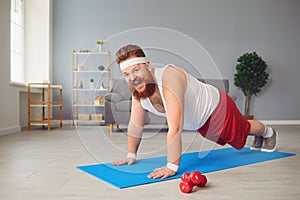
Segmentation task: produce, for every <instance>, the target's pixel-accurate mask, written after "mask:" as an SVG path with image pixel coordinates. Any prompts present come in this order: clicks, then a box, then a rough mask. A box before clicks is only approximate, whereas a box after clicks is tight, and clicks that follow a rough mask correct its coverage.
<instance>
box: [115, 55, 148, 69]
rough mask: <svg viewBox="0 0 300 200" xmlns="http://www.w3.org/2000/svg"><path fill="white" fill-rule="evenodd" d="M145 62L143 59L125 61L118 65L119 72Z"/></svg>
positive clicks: (135, 58) (136, 58)
mask: <svg viewBox="0 0 300 200" xmlns="http://www.w3.org/2000/svg"><path fill="white" fill-rule="evenodd" d="M146 61H147V60H146V58H145V57H134V58H131V59H128V60H125V61H124V62H121V63H120V68H121V70H123V69H125V68H127V67H129V66H131V65H135V64H140V63H145V62H146Z"/></svg>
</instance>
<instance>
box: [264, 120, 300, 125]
mask: <svg viewBox="0 0 300 200" xmlns="http://www.w3.org/2000/svg"><path fill="white" fill-rule="evenodd" d="M259 121H261V122H263V123H264V124H267V125H300V120H259Z"/></svg>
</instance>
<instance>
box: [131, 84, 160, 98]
mask: <svg viewBox="0 0 300 200" xmlns="http://www.w3.org/2000/svg"><path fill="white" fill-rule="evenodd" d="M155 86H156V84H155V83H147V84H146V88H145V90H144V91H142V92H138V91H137V90H135V91H133V93H132V94H133V96H134V98H136V99H137V100H140V99H146V98H148V97H151V96H152V95H153V94H154V92H155Z"/></svg>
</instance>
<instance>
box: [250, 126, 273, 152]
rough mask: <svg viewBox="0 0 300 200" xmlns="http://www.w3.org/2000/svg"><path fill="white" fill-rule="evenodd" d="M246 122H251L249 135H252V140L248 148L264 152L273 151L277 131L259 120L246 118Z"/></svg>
mask: <svg viewBox="0 0 300 200" xmlns="http://www.w3.org/2000/svg"><path fill="white" fill-rule="evenodd" d="M248 122H249V123H250V124H251V128H250V135H254V141H253V144H252V145H251V147H250V148H251V149H252V150H261V151H265V152H273V151H275V150H276V146H277V136H278V133H277V132H276V131H275V130H274V129H272V128H271V127H268V126H266V125H264V124H263V123H262V122H260V121H257V120H248Z"/></svg>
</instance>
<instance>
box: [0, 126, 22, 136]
mask: <svg viewBox="0 0 300 200" xmlns="http://www.w3.org/2000/svg"><path fill="white" fill-rule="evenodd" d="M19 131H21V126H15V127H8V128H3V129H0V136H2V135H9V134H12V133H16V132H19Z"/></svg>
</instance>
